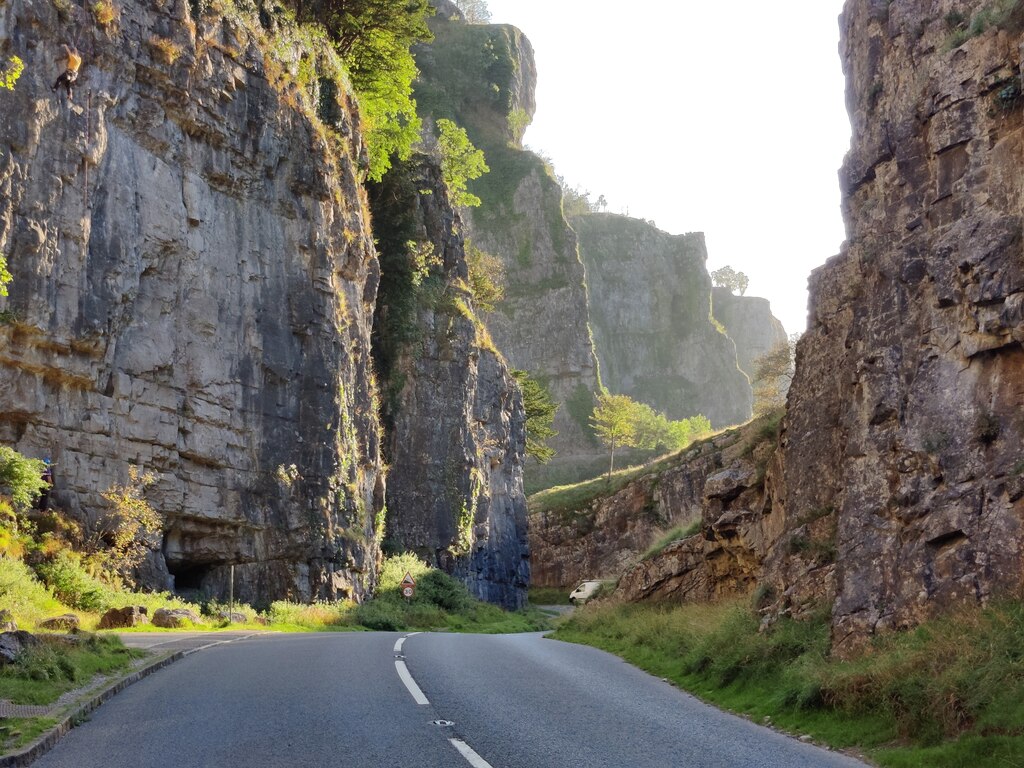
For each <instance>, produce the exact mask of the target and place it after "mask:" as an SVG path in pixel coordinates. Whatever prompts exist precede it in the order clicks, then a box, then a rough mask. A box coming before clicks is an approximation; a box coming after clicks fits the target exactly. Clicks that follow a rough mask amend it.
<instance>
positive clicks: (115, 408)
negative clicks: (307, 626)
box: [0, 0, 383, 603]
mask: <svg viewBox="0 0 1024 768" xmlns="http://www.w3.org/2000/svg"><path fill="white" fill-rule="evenodd" d="M192 7H193V8H195V7H197V5H193V6H192ZM89 8H90V6H89V5H88V4H86V5H84V6H81V5H77V4H75V3H74V2H72V3H68V4H60V5H58V4H52V3H33V2H29V1H28V0H9V2H7V3H5V4H4V5H3V6H2V7H0V39H4V40H8V41H9V45H10V51H9V52H10V53H14V54H17V55H18V56H20V57H21V58H22V59H24V61H25V63H26V69H25V73H24V75H23V76H22V78H21V80H20V81H19V82H18V84H17V88H16V89H15V90H14V91H13V92H2V93H0V100H2V101H0V190H2V194H0V252H2V253H3V254H4V255H5V256H6V258H7V260H8V263H9V265H10V269H11V272H12V273H13V275H14V282H13V284H12V286H11V294H10V297H9V298H8V299H0V312H2V317H3V323H2V324H0V369H2V373H0V441H3V442H4V443H8V444H12V445H14V446H15V447H16V448H17V449H18V450H20V451H22V452H24V453H26V454H29V455H33V456H43V455H51V456H52V457H53V458H54V460H55V461H56V463H57V466H56V471H55V483H56V485H55V490H54V494H53V496H54V499H55V501H56V503H57V504H58V505H59V506H60V507H62V508H64V509H66V510H67V511H69V512H70V513H72V514H75V515H76V516H78V517H81V518H88V517H89V516H90V515H93V514H95V512H96V511H97V510H98V509H100V508H101V507H102V505H103V504H104V502H103V500H102V498H101V495H100V494H101V493H102V491H103V490H105V489H106V488H107V487H109V486H110V485H111V484H113V483H115V482H122V481H123V480H124V479H125V475H126V469H127V466H128V465H129V464H136V465H140V466H142V467H144V468H146V469H147V470H150V471H153V472H155V473H156V474H157V475H158V482H157V484H156V486H155V488H154V489H152V491H151V493H150V494H149V498H150V501H151V502H152V504H153V506H154V507H155V508H156V509H157V510H158V512H159V513H160V514H161V516H162V517H163V520H164V533H163V539H162V547H161V550H160V552H159V553H158V554H157V556H156V557H155V558H154V561H153V562H152V563H151V566H152V569H151V572H150V574H149V578H148V586H152V587H161V588H166V587H167V586H169V585H170V584H171V583H172V579H171V577H172V576H173V577H174V578H173V582H174V584H175V586H176V587H178V588H195V589H203V590H205V591H207V592H210V593H212V594H214V595H220V596H225V595H226V591H227V590H226V583H225V581H226V574H227V568H226V566H227V565H228V564H237V565H238V567H237V568H236V574H235V576H236V584H235V595H236V597H239V598H241V599H243V600H249V601H255V602H257V603H265V602H266V601H267V600H269V599H273V598H278V597H286V596H288V597H292V598H295V599H310V598H315V597H322V598H334V597H340V596H344V595H353V596H356V597H358V596H360V595H362V594H364V593H365V592H366V591H367V590H369V589H371V588H372V586H373V583H374V578H375V576H374V574H375V560H376V558H377V553H378V545H377V541H376V538H375V533H374V528H375V518H376V517H377V515H378V514H379V513H380V511H381V507H382V502H383V479H382V471H381V464H380V460H379V451H378V424H377V416H376V410H375V408H374V407H373V383H372V380H371V375H370V331H371V321H372V309H373V304H374V299H375V292H376V287H377V275H378V264H377V259H376V257H375V254H374V249H373V245H372V242H371V236H370V233H369V230H368V223H367V220H366V217H365V215H364V211H365V200H364V194H363V192H362V189H361V187H360V186H359V184H358V182H357V175H356V174H357V165H358V163H359V159H360V157H361V155H362V153H363V152H364V150H363V147H362V144H361V140H360V139H359V132H358V124H357V123H358V120H357V117H356V114H355V113H354V111H353V108H352V97H351V95H350V94H347V93H345V92H344V91H342V97H341V102H340V103H338V104H333V105H332V106H331V109H330V110H329V111H330V112H333V113H334V118H333V119H334V126H333V127H334V128H335V129H336V131H337V132H336V133H335V132H331V133H329V134H328V133H327V132H325V131H324V130H323V127H322V125H320V124H319V123H318V122H317V121H316V120H315V119H314V118H312V117H310V116H309V115H310V113H311V107H310V106H308V105H310V104H312V103H315V102H314V100H313V98H312V97H313V96H315V95H316V94H315V93H311V92H310V91H309V90H306V89H305V88H302V87H300V86H299V85H297V84H296V81H295V78H296V73H297V72H298V71H299V70H300V69H301V67H300V63H301V64H303V66H305V67H306V68H307V69H308V67H309V66H313V67H314V69H317V68H319V67H320V64H321V62H319V61H317V60H316V59H317V57H318V54H315V53H310V52H306V53H305V54H303V52H302V51H301V50H300V49H298V48H296V46H295V45H294V44H293V43H292V42H291V41H290V40H289V38H287V36H286V35H285V34H284V31H283V30H280V29H277V28H276V27H275V26H274V25H273V23H272V22H271V21H270V19H269V17H267V18H265V19H264V23H265V24H266V27H261V25H260V23H259V21H257V18H256V16H255V14H253V15H251V16H250V15H248V14H245V13H241V12H239V11H237V10H234V9H233V8H231V7H224V8H219V7H218V8H216V9H211V10H210V12H209V13H208V15H205V16H203V18H194V17H192V15H191V11H190V6H189V4H188V3H186V2H184V0H171V2H167V3H156V4H140V3H134V2H128V3H118V4H117V8H118V12H119V18H118V19H116V20H115V21H114V22H112V23H111V24H108V25H106V26H100V25H99V24H98V23H97V22H95V21H94V19H93V17H92V14H91V11H90V10H89ZM69 26H71V27H74V28H75V29H76V30H77V31H76V35H75V38H76V42H77V44H78V47H79V48H80V49H81V50H82V52H83V54H84V56H85V65H84V66H83V69H82V73H81V78H80V80H79V82H78V84H77V86H76V88H75V94H74V103H73V104H71V105H69V104H67V103H66V102H65V99H64V98H63V96H61V97H60V98H58V97H55V96H54V94H52V93H51V92H50V84H51V83H52V82H53V79H54V77H55V76H56V74H57V71H56V69H55V68H56V66H57V65H55V64H54V62H55V61H56V60H57V58H58V55H59V53H60V46H61V44H62V43H64V42H66V41H65V39H64V38H63V36H62V33H61V32H60V31H59V30H63V29H66V28H68V27H69ZM271 50H273V51H274V53H271V52H270V51H271ZM323 55H324V56H327V55H328V54H326V53H325V54H323ZM300 58H301V59H302V61H301V62H300ZM310 85H311V87H313V88H314V89H315V86H316V81H315V80H314V81H313V83H311V84H310ZM325 98H326V100H328V101H330V98H329V97H325Z"/></svg>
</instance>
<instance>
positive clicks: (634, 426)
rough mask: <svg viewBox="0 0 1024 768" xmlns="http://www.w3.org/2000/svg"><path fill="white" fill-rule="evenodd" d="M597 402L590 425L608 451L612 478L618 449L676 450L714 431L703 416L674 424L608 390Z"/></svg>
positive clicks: (674, 422) (625, 397)
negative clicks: (616, 449)
mask: <svg viewBox="0 0 1024 768" xmlns="http://www.w3.org/2000/svg"><path fill="white" fill-rule="evenodd" d="M597 400H598V402H597V406H595V408H594V412H593V415H592V416H591V423H592V424H593V426H594V432H595V434H597V436H598V437H599V438H600V439H601V441H602V442H604V444H605V445H607V446H608V448H609V452H610V466H609V469H608V474H609V476H610V475H611V473H612V472H613V471H614V469H615V448H616V447H629V448H643V449H648V450H651V449H657V448H660V449H663V450H669V451H677V450H679V449H680V448H683V447H685V446H686V445H688V444H689V443H690V442H692V441H693V440H694V439H696V438H699V437H703V436H704V435H706V434H709V433H710V432H711V422H710V421H708V419H707V418H706V417H704V416H700V415H698V416H694V417H692V418H690V419H680V420H678V421H672V420H670V419H668V418H667V417H666V416H665V414H663V413H658V412H656V411H655V410H654V409H653V408H651V407H650V406H649V405H647V404H646V403H638V402H636V401H635V400H633V399H632V398H631V397H629V396H628V395H613V394H610V393H609V392H608V391H607V390H605V391H603V392H602V393H601V394H599V395H598V398H597Z"/></svg>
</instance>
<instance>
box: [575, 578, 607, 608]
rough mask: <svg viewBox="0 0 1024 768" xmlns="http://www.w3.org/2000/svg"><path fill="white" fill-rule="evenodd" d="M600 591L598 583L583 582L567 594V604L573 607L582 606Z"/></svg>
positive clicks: (599, 583)
mask: <svg viewBox="0 0 1024 768" xmlns="http://www.w3.org/2000/svg"><path fill="white" fill-rule="evenodd" d="M600 589H601V582H600V581H583V582H580V585H579V586H578V587H576V589H574V590H573V591H572V592H570V593H569V602H570V603H572V604H573V605H582V604H583V603H585V602H587V600H589V599H590V598H592V597H593V596H594V595H596V594H597V593H598V591H599V590H600Z"/></svg>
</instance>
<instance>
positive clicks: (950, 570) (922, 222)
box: [768, 0, 1024, 652]
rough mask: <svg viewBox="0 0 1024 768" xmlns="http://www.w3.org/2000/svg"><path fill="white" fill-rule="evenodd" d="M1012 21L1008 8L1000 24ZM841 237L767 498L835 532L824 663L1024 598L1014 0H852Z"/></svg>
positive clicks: (1023, 349)
mask: <svg viewBox="0 0 1024 768" xmlns="http://www.w3.org/2000/svg"><path fill="white" fill-rule="evenodd" d="M1007 9H1009V10H1007ZM841 27H842V41H841V44H840V51H841V55H842V60H843V67H844V70H845V72H846V76H847V105H848V108H849V111H850V115H851V120H852V124H853V143H852V147H851V149H850V152H849V154H848V155H847V158H846V161H845V163H844V165H843V170H842V174H841V181H842V187H843V210H844V216H845V218H846V224H847V231H848V234H849V240H848V243H847V244H846V246H845V247H844V249H843V251H842V253H841V254H839V255H838V256H836V257H835V258H833V259H831V260H830V261H829V262H828V263H827V264H826V265H825V266H823V267H821V268H820V269H818V270H817V271H816V272H815V273H814V275H813V277H812V280H811V302H810V325H809V328H808V331H807V333H806V335H805V336H804V338H803V340H802V341H801V342H800V344H799V346H798V350H797V369H796V377H795V379H794V382H793V386H792V388H791V390H790V395H789V411H788V414H787V416H786V420H785V431H784V433H783V436H782V446H781V450H780V452H779V454H778V458H777V461H776V463H775V464H774V466H773V467H772V469H771V472H770V475H769V478H768V484H769V487H770V489H771V494H772V496H773V499H774V502H773V506H774V511H773V514H778V515H781V516H783V517H784V520H785V523H784V528H785V533H784V535H783V538H782V540H781V542H780V545H779V546H778V547H777V548H776V550H775V551H774V553H773V554H772V556H771V558H770V562H769V568H768V577H769V579H770V580H771V581H772V583H773V584H774V585H775V586H776V587H777V588H778V589H779V590H782V594H783V596H784V597H783V601H782V602H781V603H780V606H779V607H780V608H781V609H784V610H793V611H799V610H801V608H802V606H803V605H805V603H806V602H807V600H806V599H805V595H806V594H807V593H808V592H810V591H811V587H812V586H813V583H814V581H815V580H816V578H817V577H816V576H815V575H814V574H813V573H811V574H808V573H806V572H805V570H804V569H801V568H799V567H794V564H793V559H792V558H787V556H786V553H787V552H788V551H790V550H792V549H793V547H792V546H791V545H790V544H789V543H788V542H789V541H793V540H796V538H797V537H798V536H799V535H800V534H799V525H800V520H801V519H806V518H808V517H815V516H818V515H824V516H826V517H827V518H829V519H831V520H832V525H833V528H834V530H835V537H834V550H835V554H836V573H835V578H836V582H835V593H834V603H833V609H832V616H833V627H834V630H833V635H834V641H835V645H836V648H837V649H838V650H839V652H845V651H847V650H849V649H852V648H855V647H856V646H857V645H859V644H860V643H862V642H863V641H864V639H865V638H866V637H867V636H869V635H870V634H872V633H874V632H876V631H881V630H885V629H895V628H900V627H906V626H909V625H912V624H914V623H916V622H917V621H919V620H921V619H922V618H925V617H927V616H929V615H931V614H933V613H935V612H937V611H940V610H942V609H944V608H946V607H948V606H952V605H956V604H958V603H963V602H969V603H975V602H985V601H987V600H988V599H990V598H992V597H994V596H996V595H1000V594H1006V593H1009V592H1012V591H1014V590H1018V589H1020V587H1021V585H1022V583H1024V565H1022V564H1024V452H1022V445H1024V420H1022V414H1024V407H1022V406H1024V346H1022V344H1024V312H1022V308H1024V257H1022V253H1024V236H1022V226H1024V214H1022V211H1024V99H1022V97H1021V91H1022V64H1021V51H1022V43H1024V32H1022V30H1024V5H1022V4H1021V3H1016V4H1008V3H1001V4H995V3H986V2H980V1H977V0H975V1H973V2H965V1H962V0H959V1H956V2H950V1H949V0H941V1H940V0H926V1H924V2H920V1H916V0H894V2H878V1H877V0H870V1H869V0H851V1H850V2H848V3H847V4H846V8H845V10H844V13H843V16H842V20H841Z"/></svg>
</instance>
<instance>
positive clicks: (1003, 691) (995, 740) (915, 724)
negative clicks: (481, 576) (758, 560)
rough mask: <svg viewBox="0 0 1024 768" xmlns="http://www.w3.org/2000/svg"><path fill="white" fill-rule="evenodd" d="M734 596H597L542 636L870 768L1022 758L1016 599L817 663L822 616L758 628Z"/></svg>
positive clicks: (1022, 668)
mask: <svg viewBox="0 0 1024 768" xmlns="http://www.w3.org/2000/svg"><path fill="white" fill-rule="evenodd" d="M759 627H760V618H759V616H758V615H757V613H756V612H755V611H754V610H753V609H751V608H750V607H749V606H748V604H747V603H746V602H745V601H742V600H741V601H733V602H725V603H721V604H717V605H681V606H679V605H677V606H657V605H629V604H618V603H611V602H604V603H600V604H595V605H591V606H587V607H586V608H585V609H583V610H580V611H577V612H576V614H575V615H574V616H573V617H572V618H571V619H570V620H569V621H568V622H566V623H564V624H562V625H561V626H560V627H559V629H558V630H557V632H556V634H555V636H556V637H557V638H558V639H561V640H567V641H570V642H581V643H586V644H588V645H594V646H596V647H599V648H603V649H605V650H608V651H611V652H613V653H616V654H618V655H620V656H622V657H623V658H625V659H627V660H628V661H630V662H632V663H634V664H637V665H638V666H640V667H642V668H643V669H646V670H647V671H649V672H651V673H653V674H655V675H658V676H659V677H667V678H669V679H670V680H672V681H673V682H675V683H676V684H678V685H680V686H681V687H683V688H685V689H686V690H688V691H690V692H691V693H694V694H695V695H697V696H700V697H702V698H704V699H705V700H707V701H709V702H712V703H714V704H718V705H720V706H723V707H726V708H727V709H731V710H733V711H736V712H740V713H743V714H746V715H747V716H748V717H750V718H751V719H753V720H755V721H757V722H761V721H770V722H771V723H772V724H773V725H775V726H776V727H780V728H783V729H785V730H787V731H791V732H796V733H798V734H802V733H806V734H810V735H812V736H813V737H815V738H816V739H819V740H821V741H824V742H826V743H828V744H830V745H832V746H835V747H839V748H854V749H863V750H866V751H867V752H868V754H869V755H870V756H871V757H872V758H873V759H874V760H876V761H877V762H879V763H880V764H881V765H883V766H893V767H897V766H898V767H900V768H903V767H904V766H907V767H909V766H921V767H922V768H923V767H924V766H929V768H953V767H954V766H967V765H972V766H973V765H1019V764H1022V761H1024V603H1022V602H1021V601H1019V600H1007V601H1004V602H1002V603H997V604H993V605H992V606H989V607H987V608H970V609H965V610H963V611H962V612H960V613H958V614H956V615H949V616H946V617H944V618H942V619H938V620H934V621H930V622H926V623H925V624H923V625H921V626H920V627H918V628H917V629H915V630H913V631H910V632H905V633H900V634H890V635H886V636H882V637H879V638H877V639H876V640H875V641H874V643H873V644H872V646H871V648H870V649H868V651H867V652H865V653H864V655H863V656H861V657H860V658H858V659H855V660H853V661H840V660H838V659H834V658H830V657H829V654H828V649H829V629H828V621H827V617H826V616H825V615H824V613H823V614H822V615H819V616H818V617H816V618H815V619H813V620H810V621H800V622H797V621H793V620H791V619H787V618H784V619H781V620H780V621H779V622H777V623H776V624H775V625H773V626H772V627H770V628H769V629H768V630H767V631H759Z"/></svg>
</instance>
